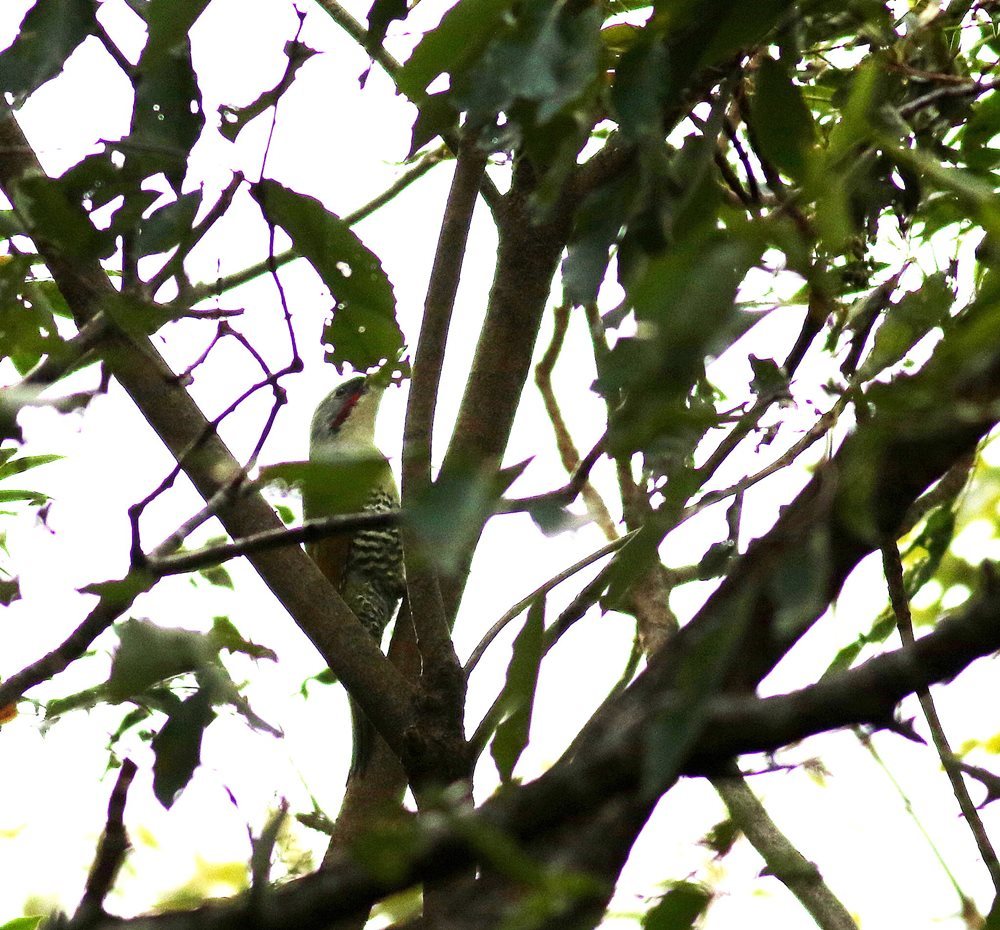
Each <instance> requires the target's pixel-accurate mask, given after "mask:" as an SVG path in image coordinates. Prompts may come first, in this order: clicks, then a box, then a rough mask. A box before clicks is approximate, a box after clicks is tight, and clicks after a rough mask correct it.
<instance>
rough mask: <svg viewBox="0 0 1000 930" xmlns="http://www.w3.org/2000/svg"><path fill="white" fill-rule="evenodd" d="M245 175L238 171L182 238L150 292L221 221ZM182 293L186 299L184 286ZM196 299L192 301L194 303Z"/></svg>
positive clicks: (152, 283) (175, 271)
mask: <svg viewBox="0 0 1000 930" xmlns="http://www.w3.org/2000/svg"><path fill="white" fill-rule="evenodd" d="M243 181H244V177H243V173H242V172H240V171H237V172H236V173H235V174H234V175H233V178H232V180H231V181H230V182H229V184H227V185H226V188H225V190H223V191H222V193H220V194H219V199H218V200H216V201H215V203H214V204H213V205H212V209H211V210H209V211H208V213H206V214H205V216H204V217H203V218H202V220H201V222H200V223H197V224H196V225H195V226H193V227H192V228H191V231H190V232H189V233H188V234H187V235H186V236H185V237H184V238H183V239H182V240H181V242H180V243H178V245H177V249H176V251H175V252H174V254H173V255H171V256H170V258H169V259H167V261H166V262H165V263H164V265H163V267H162V268H161V269H160V270H159V271H158V272H156V274H155V275H153V277H152V278H151V279H150V281H149V284H148V285H147V286H148V288H149V293H150V294H152V295H153V296H154V297H155V296H156V293H157V291H159V289H160V288H161V287H163V285H164V284H166V283H167V281H169V280H170V279H171V278H172V277H173V276H174V275H176V274H177V273H178V272H179V271H180V270H181V269H182V268H183V267H184V259H185V258H187V256H188V255H189V254H190V253H191V250H192V249H194V248H195V246H197V245H198V243H199V242H201V240H202V239H203V238H204V237H205V234H206V233H207V232H208V231H209V230H210V229H211V228H212V227H213V226H214V225H215V224H216V223H217V222H218V221H219V220H221V219H222V217H223V216H225V215H226V212H227V211H228V210H229V207H230V206H231V205H232V202H233V198H234V197H235V196H236V192H237V191H238V190H239V189H240V185H241V184H242V183H243ZM179 290H180V292H181V293H180V294H179V295H178V299H179V300H184V299H185V295H184V290H185V289H184V288H183V287H181V288H179ZM193 302H194V301H192V303H193Z"/></svg>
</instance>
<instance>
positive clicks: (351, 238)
mask: <svg viewBox="0 0 1000 930" xmlns="http://www.w3.org/2000/svg"><path fill="white" fill-rule="evenodd" d="M252 191H253V195H254V197H255V198H256V200H257V202H258V203H259V204H260V206H261V209H262V210H263V211H264V215H265V217H266V218H267V220H268V222H271V223H276V224H277V225H278V226H281V227H282V229H284V230H285V232H287V233H288V235H289V236H290V237H291V240H292V243H293V244H294V245H295V248H296V250H297V251H298V253H299V254H300V255H302V256H303V257H304V258H306V259H308V261H309V262H310V263H311V264H312V266H313V268H315V269H316V271H317V273H318V274H319V276H320V277H321V278H322V279H323V283H324V284H326V286H327V287H328V288H330V292H331V293H332V294H333V297H334V300H335V301H336V304H335V306H334V308H333V319H332V321H331V322H330V324H329V325H328V326H327V328H326V330H325V331H324V334H323V338H324V341H325V342H326V343H327V344H328V345H329V346H330V349H329V352H328V357H329V359H330V361H331V362H332V363H333V364H334V365H336V366H337V368H338V370H340V369H341V368H342V366H343V365H344V364H345V363H347V362H349V363H350V364H351V365H352V366H353V367H354V368H356V369H358V370H359V371H364V370H366V369H368V368H372V367H374V366H375V365H378V364H379V363H381V362H382V361H383V360H384V359H395V358H398V357H399V353H400V351H401V349H402V346H403V334H402V333H401V332H400V329H399V324H398V323H397V322H396V300H395V297H394V296H393V292H392V285H391V284H390V283H389V279H388V278H387V277H386V274H385V272H384V271H383V270H382V263H381V262H380V261H379V259H378V257H377V256H376V255H375V254H374V253H373V252H371V251H370V250H369V249H367V248H366V247H365V245H364V244H363V243H362V242H361V240H360V239H359V238H358V237H357V236H356V235H355V234H354V233H353V232H352V231H351V229H350V227H349V226H348V225H347V224H346V223H345V222H344V221H343V220H342V219H341V218H340V217H339V216H337V215H336V214H334V213H331V212H330V211H329V210H327V209H326V208H325V207H324V206H323V205H322V204H321V203H320V202H319V201H318V200H316V199H315V198H313V197H308V196H306V195H304V194H297V193H295V192H294V191H290V190H288V188H286V187H282V186H281V185H280V184H278V183H277V182H276V181H269V180H264V181H261V182H260V183H259V184H256V185H254V187H253V188H252Z"/></svg>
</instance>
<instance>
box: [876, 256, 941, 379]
mask: <svg viewBox="0 0 1000 930" xmlns="http://www.w3.org/2000/svg"><path fill="white" fill-rule="evenodd" d="M954 303H955V293H954V291H953V290H952V288H951V285H949V284H948V279H947V276H946V275H945V274H944V272H938V273H937V274H932V275H930V276H928V277H927V278H925V279H924V281H923V283H922V284H921V285H920V287H918V288H917V289H916V290H913V291H910V292H909V293H908V294H906V295H904V296H903V297H902V298H901V299H900V300H899V302H898V303H896V305H895V306H893V307H890V308H889V311H888V313H887V314H886V317H885V319H884V320H883V322H882V325H881V326H880V327H879V328H878V332H876V333H875V343H874V345H873V346H872V350H871V354H870V355H869V356H868V358H866V359H865V362H864V364H863V365H862V366H861V370H860V372H859V376H860V377H861V378H863V379H865V380H867V379H868V378H871V377H873V376H874V375H876V374H878V372H880V371H882V369H884V368H888V367H889V366H890V365H894V364H895V363H896V362H898V361H899V360H900V359H901V358H903V356H904V355H906V353H907V352H909V351H910V349H911V348H913V346H914V345H916V343H917V342H919V341H920V340H921V339H923V337H924V336H926V335H927V333H929V332H930V331H931V330H932V329H933V328H934V327H935V326H940V325H941V324H942V323H943V322H944V321H945V320H947V319H948V315H949V311H950V310H951V308H952V306H953V304H954Z"/></svg>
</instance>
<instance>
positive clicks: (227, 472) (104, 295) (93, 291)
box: [0, 111, 412, 752]
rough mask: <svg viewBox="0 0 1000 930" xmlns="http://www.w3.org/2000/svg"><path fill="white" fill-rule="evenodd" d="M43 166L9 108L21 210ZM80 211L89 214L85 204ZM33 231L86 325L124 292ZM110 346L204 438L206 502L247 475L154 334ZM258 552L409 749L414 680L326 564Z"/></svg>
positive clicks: (228, 519)
mask: <svg viewBox="0 0 1000 930" xmlns="http://www.w3.org/2000/svg"><path fill="white" fill-rule="evenodd" d="M40 174H42V169H41V166H40V165H39V163H38V160H37V158H36V157H35V155H34V152H33V151H32V149H31V147H30V146H29V144H28V142H27V140H26V139H25V138H24V136H23V134H22V133H21V130H20V127H18V125H17V123H16V122H15V120H14V118H13V116H12V115H11V114H10V113H9V111H8V112H7V113H6V115H5V118H0V188H2V189H3V192H4V194H5V195H6V196H7V198H8V199H9V200H10V201H11V202H12V203H13V204H14V206H15V209H16V208H17V204H18V201H19V192H18V185H19V182H20V180H21V179H22V178H25V177H28V176H30V175H40ZM67 208H68V209H72V210H80V208H79V206H78V205H74V204H67ZM80 215H81V218H82V217H83V214H82V211H80ZM31 232H32V237H33V238H34V239H35V240H36V242H35V244H36V246H37V248H38V250H39V252H40V254H41V255H42V257H43V259H44V260H45V263H46V265H47V266H48V268H49V270H50V272H51V273H52V276H53V278H54V279H55V282H56V284H57V285H58V287H59V290H60V291H61V292H62V295H63V297H64V298H65V299H66V302H67V304H68V305H69V307H70V308H71V310H72V312H73V314H74V316H75V318H76V321H77V325H78V326H80V327H83V326H85V325H86V324H87V323H88V322H90V321H91V320H92V319H93V318H94V317H95V316H96V315H97V314H98V313H99V312H100V311H101V309H102V305H103V303H104V302H105V301H108V300H111V299H114V298H115V297H116V293H117V292H116V291H115V290H114V289H113V288H112V286H111V284H110V281H109V280H108V277H107V275H106V274H105V273H104V271H103V270H102V269H101V267H100V265H99V264H98V262H97V261H96V260H92V261H86V260H79V259H74V260H71V259H69V258H67V257H66V256H64V255H62V254H61V253H60V251H59V249H58V248H57V247H56V246H55V245H53V239H54V238H55V237H52V238H49V237H46V235H45V230H44V229H32V231H31ZM101 350H102V355H103V357H104V360H105V362H106V364H107V366H108V368H109V370H110V371H111V372H112V373H113V374H114V376H115V377H116V378H117V379H118V381H119V382H120V383H121V384H122V386H123V387H124V388H125V390H126V391H127V393H128V394H129V396H130V397H131V398H132V400H133V401H134V402H135V404H136V406H137V407H138V408H139V410H140V411H141V412H142V414H143V416H145V418H146V420H147V421H148V422H149V424H150V426H151V427H152V428H153V430H154V431H155V432H156V434H157V435H158V436H159V437H160V439H161V440H162V441H163V443H164V444H165V445H166V446H167V448H168V449H169V450H170V452H171V453H172V454H173V455H174V456H175V457H180V456H182V455H184V453H185V452H186V451H187V450H188V449H189V448H190V447H191V446H192V444H193V443H195V442H197V441H198V440H199V438H203V441H202V443H201V445H200V454H199V455H197V456H191V457H189V459H188V460H187V462H186V463H185V471H186V473H187V475H188V477H189V478H190V479H191V482H192V484H194V486H195V488H196V489H197V490H198V492H199V493H200V494H201V495H202V496H203V497H204V498H205V499H206V500H209V499H211V498H212V497H213V496H214V495H215V494H216V493H217V492H218V491H219V490H220V489H221V488H223V487H225V486H226V485H227V484H228V483H229V482H230V480H231V479H232V478H233V477H234V476H236V475H238V474H239V473H240V471H241V467H240V464H239V463H238V462H237V461H236V459H235V458H234V457H233V455H232V453H231V452H230V451H229V449H228V448H227V447H226V445H225V444H224V443H223V442H222V440H221V439H220V438H219V436H218V435H217V434H215V433H207V432H206V427H207V421H206V419H205V416H204V414H202V412H201V411H200V410H199V409H198V407H197V405H196V404H195V403H194V401H193V400H192V398H191V396H190V395H189V394H188V393H187V391H185V390H184V389H183V388H182V387H180V386H179V385H178V384H177V379H176V376H175V375H174V373H173V371H171V369H170V367H169V366H168V365H167V363H166V362H165V361H164V359H163V357H162V356H161V355H160V354H159V352H157V350H156V349H155V347H154V346H153V344H152V342H151V341H150V340H149V339H148V338H147V337H144V336H139V335H133V336H126V335H125V334H124V333H122V332H120V331H118V330H115V329H111V328H109V331H108V333H107V336H106V338H105V339H104V340H103V342H102V347H101ZM217 516H218V517H219V519H220V521H221V522H222V524H223V526H225V528H226V531H227V532H228V533H229V534H230V536H232V537H233V538H234V539H239V538H241V537H244V536H252V535H254V534H256V533H260V532H263V531H265V530H279V529H283V527H282V525H281V522H280V521H279V520H278V517H277V516H276V514H275V513H274V511H273V509H272V508H271V506H270V505H269V504H268V503H267V501H265V500H264V499H263V497H261V496H260V495H259V494H253V495H248V496H246V497H244V498H242V499H240V500H239V501H238V502H237V503H235V504H230V505H228V506H226V507H223V508H221V509H220V510H219V512H218V514H217ZM249 559H250V561H251V563H252V564H253V565H254V567H255V568H256V569H257V571H258V572H259V573H260V575H261V577H262V578H263V579H264V582H265V583H266V584H267V586H268V587H269V588H270V589H271V591H272V592H273V593H274V595H275V596H276V597H277V598H278V600H279V602H280V603H281V604H282V605H283V606H284V607H285V608H286V610H288V612H289V614H290V615H291V616H292V618H293V619H294V620H295V622H296V623H297V624H298V626H299V628H300V629H301V630H302V631H303V632H304V633H305V635H306V636H307V637H308V638H309V640H310V641H311V642H312V643H313V644H314V645H315V646H316V648H317V650H318V651H319V653H320V655H321V656H322V657H323V660H324V661H325V662H326V663H327V664H328V665H329V666H330V667H331V668H332V669H333V670H334V672H336V674H337V676H338V677H339V678H340V679H341V680H342V681H343V682H344V684H345V686H346V687H347V688H348V689H349V690H350V691H351V693H352V694H354V695H356V696H357V697H358V700H359V702H360V703H361V704H362V706H363V707H364V709H365V712H366V713H367V714H368V715H369V717H370V718H371V719H372V721H373V723H374V724H375V725H376V727H378V728H379V729H380V731H381V732H382V733H383V735H384V736H385V737H386V738H387V739H388V740H389V742H390V743H391V744H393V745H394V746H395V747H396V748H398V749H399V751H400V752H402V751H403V745H402V734H403V732H404V731H405V730H406V729H407V728H408V727H409V726H410V725H411V723H412V713H411V712H412V708H411V706H410V701H409V697H408V696H409V693H410V689H409V686H408V685H407V683H406V681H405V680H404V679H403V678H402V676H400V675H399V673H398V672H397V671H396V670H395V669H394V668H393V667H392V666H391V665H390V664H389V662H388V661H387V660H386V658H385V656H383V655H382V653H381V652H380V651H379V649H378V647H377V646H376V645H375V643H374V642H373V640H372V639H371V637H370V636H369V635H368V634H367V633H366V632H365V630H364V629H363V628H362V626H361V624H360V623H358V622H357V619H356V618H355V617H354V615H353V614H352V613H351V611H350V609H349V608H348V607H347V605H346V604H345V603H344V602H343V600H342V598H341V597H340V596H339V595H338V594H337V592H336V591H335V590H334V588H333V586H332V585H331V584H330V583H329V582H328V581H327V579H326V578H325V577H324V575H323V574H322V572H320V570H319V569H318V568H317V567H316V566H315V565H314V564H313V562H312V561H311V560H310V559H309V558H308V557H307V556H306V555H305V553H304V552H302V551H301V550H299V549H297V548H290V547H285V548H280V549H273V550H267V551H261V552H256V553H252V554H251V555H250V556H249ZM0 687H2V686H0Z"/></svg>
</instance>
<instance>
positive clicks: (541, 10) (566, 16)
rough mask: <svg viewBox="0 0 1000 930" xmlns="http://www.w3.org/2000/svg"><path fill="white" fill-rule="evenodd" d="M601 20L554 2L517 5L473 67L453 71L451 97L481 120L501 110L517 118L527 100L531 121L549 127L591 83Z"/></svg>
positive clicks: (596, 64) (590, 11)
mask: <svg viewBox="0 0 1000 930" xmlns="http://www.w3.org/2000/svg"><path fill="white" fill-rule="evenodd" d="M601 21H602V16H601V12H600V10H599V9H598V8H596V7H593V8H592V7H589V6H587V7H584V8H583V11H582V12H581V11H578V10H575V9H573V8H572V7H571V5H568V4H563V3H560V2H557V0H536V2H534V3H530V4H524V5H522V6H521V7H520V8H519V9H518V11H517V14H516V19H514V20H513V22H512V24H511V25H508V26H507V28H505V29H503V30H499V31H498V33H497V35H496V37H495V38H494V39H492V40H491V42H490V43H489V45H488V46H487V47H486V49H485V50H484V52H483V54H482V56H481V58H480V59H479V60H478V61H476V62H475V64H474V65H472V66H471V67H470V68H469V69H468V70H467V71H463V72H462V73H461V74H454V73H453V75H452V78H453V79H452V86H453V88H454V93H455V99H456V100H457V101H458V102H459V103H460V105H462V106H464V107H467V108H468V109H469V112H470V115H471V116H472V118H476V117H480V118H482V119H491V118H492V117H494V116H495V115H496V114H497V113H499V112H501V111H503V112H505V113H507V114H508V115H509V116H511V117H512V118H518V115H517V114H516V111H514V106H515V104H516V103H518V102H530V103H531V104H533V106H532V109H531V111H530V121H531V122H532V123H536V124H539V125H541V124H545V123H548V122H549V121H550V120H551V119H552V118H553V117H554V116H555V115H556V114H557V113H559V112H560V111H562V110H564V109H566V108H568V107H570V106H571V105H572V104H573V103H574V102H575V101H577V100H579V99H580V98H581V97H583V96H584V94H585V93H586V91H587V90H588V89H589V88H590V87H591V85H592V84H593V82H594V81H595V80H596V78H597V75H598V71H599V68H600V64H601V53H602V46H601V41H600V28H601ZM508 22H511V20H510V17H508Z"/></svg>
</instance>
